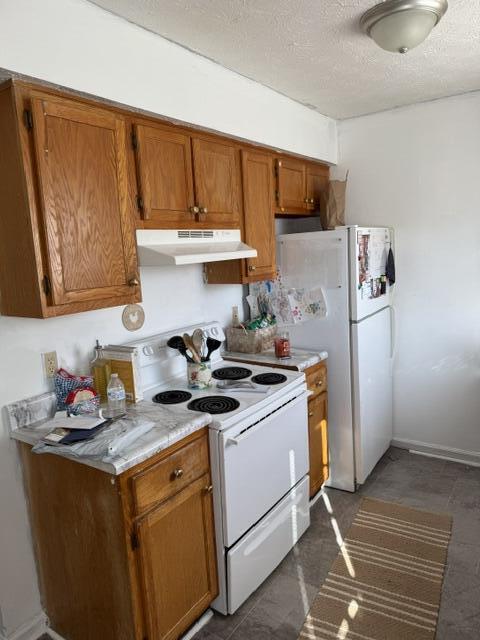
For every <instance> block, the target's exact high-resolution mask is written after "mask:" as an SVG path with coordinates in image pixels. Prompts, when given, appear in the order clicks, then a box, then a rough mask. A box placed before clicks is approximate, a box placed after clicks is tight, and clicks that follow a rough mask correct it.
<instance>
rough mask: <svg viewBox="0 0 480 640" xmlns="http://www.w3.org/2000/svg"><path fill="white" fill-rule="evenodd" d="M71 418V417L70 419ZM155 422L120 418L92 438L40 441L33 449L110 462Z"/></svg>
mask: <svg viewBox="0 0 480 640" xmlns="http://www.w3.org/2000/svg"><path fill="white" fill-rule="evenodd" d="M70 419H71V418H69V420H70ZM154 426H155V423H154V422H152V421H151V420H148V419H144V418H128V417H126V418H120V419H119V420H116V421H114V422H112V423H111V424H108V425H106V426H105V427H104V428H103V429H100V431H99V432H98V433H97V434H95V437H94V438H92V439H91V440H84V441H81V442H76V443H74V444H70V445H62V444H59V445H56V446H53V447H52V445H48V444H45V442H43V441H40V442H38V443H37V444H36V445H35V446H34V447H33V449H32V451H33V452H34V453H56V454H65V455H69V456H73V457H82V456H87V457H92V458H101V459H102V460H103V461H105V462H108V461H109V460H110V459H111V458H113V457H115V456H118V455H121V453H122V452H123V451H124V450H125V449H127V448H128V447H129V446H130V445H132V444H134V443H135V441H136V440H138V439H139V438H141V437H142V436H143V435H145V434H146V433H148V432H149V431H150V430H151V429H153V427H154Z"/></svg>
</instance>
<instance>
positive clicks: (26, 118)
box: [23, 109, 33, 131]
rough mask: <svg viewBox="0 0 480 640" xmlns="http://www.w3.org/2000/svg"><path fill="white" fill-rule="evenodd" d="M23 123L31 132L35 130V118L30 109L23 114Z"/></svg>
mask: <svg viewBox="0 0 480 640" xmlns="http://www.w3.org/2000/svg"><path fill="white" fill-rule="evenodd" d="M23 122H24V123H25V126H26V128H27V129H28V130H29V131H31V130H32V129H33V117H32V112H31V111H30V109H25V110H24V112H23Z"/></svg>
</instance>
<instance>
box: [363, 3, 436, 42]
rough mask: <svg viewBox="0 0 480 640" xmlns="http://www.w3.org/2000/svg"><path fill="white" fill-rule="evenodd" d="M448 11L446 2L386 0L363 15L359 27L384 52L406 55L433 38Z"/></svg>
mask: <svg viewBox="0 0 480 640" xmlns="http://www.w3.org/2000/svg"><path fill="white" fill-rule="evenodd" d="M447 9H448V2H447V0H384V2H380V4H377V5H375V6H374V7H372V8H371V9H369V10H368V11H367V12H366V13H364V14H363V16H362V17H361V19H360V26H361V28H362V29H363V30H364V31H365V33H366V34H367V35H369V36H370V37H371V38H372V40H374V41H375V42H376V43H377V44H378V46H379V47H381V48H382V49H385V50H386V51H393V52H397V53H407V51H410V49H413V48H414V47H416V46H418V45H419V44H420V43H422V42H423V41H424V40H425V39H426V38H427V37H428V36H429V35H430V32H431V30H432V29H433V27H435V26H436V25H437V24H438V23H439V22H440V19H441V18H442V16H443V15H444V13H445V12H446V10H447Z"/></svg>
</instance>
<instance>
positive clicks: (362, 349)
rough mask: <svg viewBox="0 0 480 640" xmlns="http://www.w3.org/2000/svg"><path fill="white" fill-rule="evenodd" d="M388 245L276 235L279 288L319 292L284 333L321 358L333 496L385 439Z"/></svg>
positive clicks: (378, 239)
mask: <svg viewBox="0 0 480 640" xmlns="http://www.w3.org/2000/svg"><path fill="white" fill-rule="evenodd" d="M392 243H393V231H392V230H391V229H389V228H385V227H381V228H380V227H375V228H367V227H357V226H352V227H339V228H337V229H335V230H334V231H318V232H309V233H293V234H286V235H280V236H278V261H279V270H280V278H281V280H282V286H284V287H285V288H286V289H288V290H289V291H290V292H293V294H295V292H308V291H317V292H318V290H319V289H321V292H322V295H323V298H324V302H325V305H324V307H323V311H322V315H319V316H318V317H312V318H311V319H307V320H306V321H303V322H300V323H298V324H293V325H290V326H289V327H288V330H289V332H290V337H291V341H292V344H293V345H294V346H295V347H299V348H304V349H310V350H317V349H319V350H321V349H326V350H327V351H328V419H329V430H328V431H329V443H330V445H329V446H330V465H331V466H330V469H331V473H330V480H329V482H328V484H329V485H330V486H332V487H335V488H337V489H343V490H347V491H355V488H356V485H357V484H363V483H364V482H365V480H366V479H367V477H368V476H369V474H370V473H371V471H372V470H373V468H374V467H375V465H376V463H377V462H378V461H379V459H380V458H381V457H382V455H383V454H384V453H385V451H386V450H387V449H388V447H389V445H390V442H391V440H392V366H391V365H392V357H393V345H392V309H391V297H392V286H391V285H390V283H389V281H388V280H387V279H386V277H385V271H386V263H387V257H388V253H389V250H390V248H392V249H393V246H392Z"/></svg>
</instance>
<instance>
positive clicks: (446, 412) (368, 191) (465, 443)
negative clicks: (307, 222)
mask: <svg viewBox="0 0 480 640" xmlns="http://www.w3.org/2000/svg"><path fill="white" fill-rule="evenodd" d="M339 156H340V167H339V173H340V174H342V176H343V175H344V173H345V171H344V169H345V168H348V169H349V170H350V174H349V182H348V192H347V222H348V223H358V224H362V225H377V226H381V225H390V226H392V227H394V228H395V233H396V264H397V276H398V283H397V284H396V285H395V288H396V294H395V301H394V305H395V308H396V325H397V340H396V345H397V346H396V354H397V355H396V361H395V366H394V435H395V438H396V439H398V440H402V441H418V442H424V443H427V444H428V445H431V446H433V447H436V448H440V449H441V448H442V447H446V448H447V449H461V450H464V451H467V452H474V453H477V455H479V454H480V429H479V428H478V427H479V416H480V358H479V356H480V353H479V348H480V92H477V93H473V94H468V95H464V96H460V97H452V98H447V99H443V100H438V101H435V102H429V103H425V104H418V105H415V106H411V107H407V108H402V109H396V110H392V111H388V112H384V113H379V114H374V115H370V116H365V117H361V118H355V119H351V120H346V121H344V122H342V123H341V124H340V126H339ZM446 453H447V452H446ZM447 455H448V453H447ZM463 457H465V456H463ZM479 461H480V458H479Z"/></svg>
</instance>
